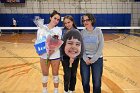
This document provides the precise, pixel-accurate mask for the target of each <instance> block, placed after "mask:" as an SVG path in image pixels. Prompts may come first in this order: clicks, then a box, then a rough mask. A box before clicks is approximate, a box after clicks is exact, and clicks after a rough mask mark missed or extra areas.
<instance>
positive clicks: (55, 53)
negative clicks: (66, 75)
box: [37, 11, 62, 93]
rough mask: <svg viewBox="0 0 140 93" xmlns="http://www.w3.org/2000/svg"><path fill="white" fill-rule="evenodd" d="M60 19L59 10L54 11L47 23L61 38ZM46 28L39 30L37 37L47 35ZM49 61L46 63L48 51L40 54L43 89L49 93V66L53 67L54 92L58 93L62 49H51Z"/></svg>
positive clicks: (51, 30) (45, 92)
mask: <svg viewBox="0 0 140 93" xmlns="http://www.w3.org/2000/svg"><path fill="white" fill-rule="evenodd" d="M59 21H60V13H58V12H57V11H53V13H52V14H51V15H50V22H49V23H48V24H47V25H45V28H46V29H47V31H50V33H53V35H58V38H59V39H61V35H62V31H61V28H59V27H56V25H57V24H58V23H59ZM45 31H46V30H38V32H37V38H39V37H40V36H46V33H47V32H45ZM49 54H51V55H50V56H49V62H47V63H46V60H47V53H44V54H42V55H40V65H41V70H42V74H43V77H42V84H43V91H42V93H48V91H47V83H48V76H49V67H50V65H51V67H52V75H53V82H54V93H58V85H59V77H58V75H59V64H60V50H59V49H57V50H51V51H49Z"/></svg>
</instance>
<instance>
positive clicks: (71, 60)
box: [69, 58, 74, 67]
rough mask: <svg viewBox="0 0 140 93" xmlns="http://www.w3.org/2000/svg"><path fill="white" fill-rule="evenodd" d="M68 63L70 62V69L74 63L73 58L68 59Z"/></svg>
mask: <svg viewBox="0 0 140 93" xmlns="http://www.w3.org/2000/svg"><path fill="white" fill-rule="evenodd" d="M69 62H70V65H69V67H72V63H73V62H74V58H70V60H69Z"/></svg>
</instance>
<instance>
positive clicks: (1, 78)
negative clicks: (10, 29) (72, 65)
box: [0, 34, 140, 93]
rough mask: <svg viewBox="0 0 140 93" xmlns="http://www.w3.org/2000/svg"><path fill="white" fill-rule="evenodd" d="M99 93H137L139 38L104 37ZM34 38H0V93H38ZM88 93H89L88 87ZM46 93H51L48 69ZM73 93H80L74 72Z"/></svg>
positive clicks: (80, 88)
mask: <svg viewBox="0 0 140 93" xmlns="http://www.w3.org/2000/svg"><path fill="white" fill-rule="evenodd" d="M104 38H105V43H104V50H103V56H104V69H103V77H102V93H140V70H139V69H140V37H139V36H134V35H128V34H104ZM34 41H35V34H17V35H12V34H3V35H1V36H0V93H41V90H42V84H41V77H42V74H41V70H40V64H39V57H38V55H37V54H36V52H35V49H34V46H33V44H34ZM59 77H60V83H59V93H63V68H62V66H61V65H60V70H59ZM90 85H91V93H92V84H91V83H90ZM48 90H49V93H53V82H52V74H51V68H50V75H49V83H48ZM75 93H83V89H82V84H81V76H80V71H79V68H78V73H77V84H76V90H75Z"/></svg>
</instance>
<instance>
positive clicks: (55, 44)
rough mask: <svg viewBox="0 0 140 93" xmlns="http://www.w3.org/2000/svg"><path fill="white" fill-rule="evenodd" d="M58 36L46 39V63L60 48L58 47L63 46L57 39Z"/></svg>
mask: <svg viewBox="0 0 140 93" xmlns="http://www.w3.org/2000/svg"><path fill="white" fill-rule="evenodd" d="M58 37H59V36H58V35H53V36H51V35H48V37H47V39H46V50H47V63H48V59H49V57H50V56H51V54H52V53H53V52H54V51H55V50H57V49H59V48H60V46H61V45H62V44H63V41H62V40H61V39H59V38H58Z"/></svg>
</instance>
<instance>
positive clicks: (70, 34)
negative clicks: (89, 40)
mask: <svg viewBox="0 0 140 93" xmlns="http://www.w3.org/2000/svg"><path fill="white" fill-rule="evenodd" d="M72 38H74V39H78V40H79V41H80V42H81V52H80V54H79V55H78V56H77V57H81V56H82V55H83V51H84V45H83V39H82V35H81V33H80V32H79V31H77V30H76V29H73V30H70V31H69V32H67V33H66V34H65V35H64V37H63V41H64V43H63V44H62V46H61V52H62V54H63V55H65V56H66V54H65V51H64V50H65V46H66V42H67V40H71V39H72Z"/></svg>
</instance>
